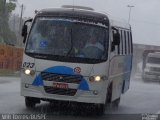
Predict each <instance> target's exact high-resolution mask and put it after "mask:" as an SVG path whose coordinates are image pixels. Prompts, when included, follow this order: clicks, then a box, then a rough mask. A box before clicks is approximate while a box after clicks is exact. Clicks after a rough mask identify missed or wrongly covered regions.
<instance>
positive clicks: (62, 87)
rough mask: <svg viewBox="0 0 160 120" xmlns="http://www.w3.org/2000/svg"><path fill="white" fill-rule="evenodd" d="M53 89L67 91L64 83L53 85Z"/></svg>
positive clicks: (66, 85)
mask: <svg viewBox="0 0 160 120" xmlns="http://www.w3.org/2000/svg"><path fill="white" fill-rule="evenodd" d="M53 87H54V88H60V89H68V84H66V83H53Z"/></svg>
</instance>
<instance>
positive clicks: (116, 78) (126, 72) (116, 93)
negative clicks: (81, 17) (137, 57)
mask: <svg viewBox="0 0 160 120" xmlns="http://www.w3.org/2000/svg"><path fill="white" fill-rule="evenodd" d="M131 65H132V56H131V55H126V56H122V55H121V56H120V55H119V56H118V55H117V56H114V57H113V58H112V59H111V60H110V69H109V80H110V81H111V83H112V101H114V100H116V99H117V98H119V97H120V96H121V93H123V92H125V91H127V90H128V89H129V84H130V74H131Z"/></svg>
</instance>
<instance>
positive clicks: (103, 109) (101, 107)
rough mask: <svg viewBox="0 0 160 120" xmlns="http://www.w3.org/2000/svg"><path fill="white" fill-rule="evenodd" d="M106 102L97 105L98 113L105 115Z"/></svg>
mask: <svg viewBox="0 0 160 120" xmlns="http://www.w3.org/2000/svg"><path fill="white" fill-rule="evenodd" d="M105 107H106V105H105V104H99V105H97V115H104V113H105Z"/></svg>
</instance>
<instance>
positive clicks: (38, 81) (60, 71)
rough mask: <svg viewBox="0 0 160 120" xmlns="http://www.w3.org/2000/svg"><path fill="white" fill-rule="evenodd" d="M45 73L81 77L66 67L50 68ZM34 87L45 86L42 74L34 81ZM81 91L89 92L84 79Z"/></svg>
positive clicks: (80, 86) (81, 83)
mask: <svg viewBox="0 0 160 120" xmlns="http://www.w3.org/2000/svg"><path fill="white" fill-rule="evenodd" d="M43 72H49V73H57V74H68V75H80V76H82V75H81V74H78V73H75V72H74V70H73V69H72V68H70V67H66V66H55V67H51V68H48V69H46V70H44V71H43ZM32 85H34V86H44V84H43V80H42V78H41V74H39V75H38V76H37V77H36V78H35V80H34V81H33V83H32ZM78 89H79V90H86V91H88V90H89V85H88V83H87V81H86V80H85V79H84V77H82V80H81V82H80V85H79V87H78Z"/></svg>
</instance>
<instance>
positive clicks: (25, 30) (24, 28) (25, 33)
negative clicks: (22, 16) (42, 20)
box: [21, 19, 33, 43]
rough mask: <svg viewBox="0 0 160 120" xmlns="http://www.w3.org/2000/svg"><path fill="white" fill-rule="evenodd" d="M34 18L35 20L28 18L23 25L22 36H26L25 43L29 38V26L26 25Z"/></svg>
mask: <svg viewBox="0 0 160 120" xmlns="http://www.w3.org/2000/svg"><path fill="white" fill-rule="evenodd" d="M32 20H33V19H29V20H26V21H25V22H24V25H23V28H22V34H21V35H22V37H24V39H23V43H25V42H26V38H27V30H28V26H27V25H26V23H28V22H32Z"/></svg>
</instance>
